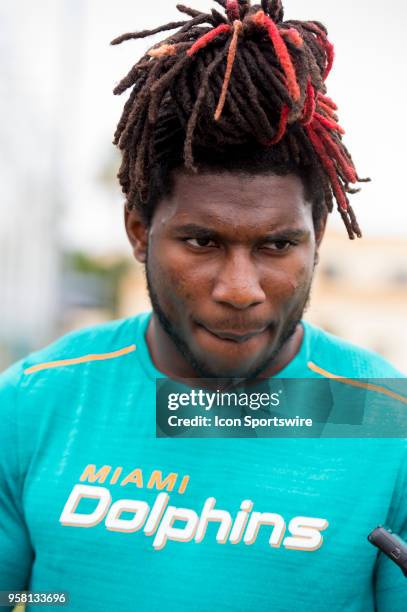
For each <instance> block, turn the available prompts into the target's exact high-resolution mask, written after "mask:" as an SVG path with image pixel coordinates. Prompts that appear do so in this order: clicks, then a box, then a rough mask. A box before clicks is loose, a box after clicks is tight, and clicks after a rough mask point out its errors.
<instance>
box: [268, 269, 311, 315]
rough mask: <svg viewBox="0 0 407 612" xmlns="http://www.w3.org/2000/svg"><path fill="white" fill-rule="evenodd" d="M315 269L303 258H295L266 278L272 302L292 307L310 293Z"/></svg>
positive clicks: (271, 272)
mask: <svg viewBox="0 0 407 612" xmlns="http://www.w3.org/2000/svg"><path fill="white" fill-rule="evenodd" d="M312 275H313V267H312V265H310V263H309V262H308V261H304V259H303V258H295V259H294V258H293V259H291V260H290V261H287V262H285V265H284V266H282V267H281V268H279V269H277V270H276V269H274V270H273V271H270V272H269V273H268V274H267V275H266V276H265V285H266V287H267V295H268V296H269V300H270V302H272V303H273V302H274V303H276V302H277V303H280V304H287V305H291V304H292V303H293V300H294V302H296V298H297V299H298V300H299V299H300V298H301V297H302V296H303V295H304V294H305V293H308V291H309V286H310V283H311V280H312Z"/></svg>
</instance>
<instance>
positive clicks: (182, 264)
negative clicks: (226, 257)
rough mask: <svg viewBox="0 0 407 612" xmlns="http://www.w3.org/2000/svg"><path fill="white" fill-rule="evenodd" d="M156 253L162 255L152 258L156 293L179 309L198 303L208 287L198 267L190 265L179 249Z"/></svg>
mask: <svg viewBox="0 0 407 612" xmlns="http://www.w3.org/2000/svg"><path fill="white" fill-rule="evenodd" d="M156 252H158V253H160V255H158V256H155V257H152V258H151V264H152V265H151V267H152V268H153V270H154V271H153V274H152V275H151V278H152V280H153V281H154V288H155V290H156V292H158V294H159V295H161V296H163V297H164V298H165V301H166V302H167V304H168V303H172V304H174V305H175V306H176V307H177V308H178V307H180V306H183V305H185V304H187V303H188V304H189V303H193V302H195V301H198V300H199V299H200V296H202V294H203V293H204V291H205V286H206V285H205V280H204V278H203V277H202V274H199V273H198V272H199V271H198V269H197V267H196V266H192V265H190V264H189V263H188V261H187V260H186V259H185V257H182V255H181V254H180V253H179V252H178V250H177V249H171V248H165V247H162V248H161V249H157V251H156ZM161 254H165V255H161Z"/></svg>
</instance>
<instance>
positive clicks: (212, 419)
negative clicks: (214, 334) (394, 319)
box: [156, 378, 407, 438]
mask: <svg viewBox="0 0 407 612" xmlns="http://www.w3.org/2000/svg"><path fill="white" fill-rule="evenodd" d="M156 391H157V393H156V436H157V437H158V438H178V437H179V438H207V437H215V438H222V437H223V438H229V437H232V438H233V437H235V438H241V437H247V438H250V437H259V438H269V437H280V438H281V437H283V438H285V437H290V438H304V437H306V438H320V437H326V438H400V437H402V438H405V437H407V380H406V379H405V378H403V379H380V380H379V379H363V380H362V379H355V380H352V379H345V378H344V379H340V378H339V379H311V378H303V379H282V378H281V379H278V378H271V379H267V380H266V379H264V380H261V381H255V382H253V381H246V380H235V381H234V382H233V384H231V383H230V381H225V380H223V379H194V380H185V381H183V382H179V381H174V380H171V379H167V378H159V379H157V381H156Z"/></svg>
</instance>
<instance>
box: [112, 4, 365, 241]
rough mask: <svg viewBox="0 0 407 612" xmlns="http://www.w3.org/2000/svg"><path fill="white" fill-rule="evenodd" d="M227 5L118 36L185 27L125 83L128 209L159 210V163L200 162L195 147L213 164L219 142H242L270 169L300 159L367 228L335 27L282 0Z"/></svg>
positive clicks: (121, 87)
mask: <svg viewBox="0 0 407 612" xmlns="http://www.w3.org/2000/svg"><path fill="white" fill-rule="evenodd" d="M216 2H217V3H218V4H220V5H221V6H222V7H223V9H224V11H225V12H224V14H222V13H220V12H219V11H217V10H212V11H211V13H203V12H201V11H198V10H194V9H191V8H189V7H186V6H183V5H178V7H177V8H178V9H179V10H180V11H181V12H182V13H184V14H186V15H188V16H189V17H190V20H189V21H179V22H172V23H169V24H165V25H163V26H161V27H158V28H156V29H154V30H151V31H143V32H139V33H137V32H136V33H129V34H124V35H123V36H120V37H119V38H116V39H115V40H114V41H113V44H119V43H120V42H123V41H124V40H129V39H132V38H144V37H146V36H149V35H150V34H155V33H158V32H164V31H166V30H171V29H173V30H176V29H178V28H179V30H178V31H177V32H176V33H174V34H172V35H170V36H168V37H167V38H165V39H164V40H162V41H161V42H160V43H158V44H156V45H154V46H153V47H152V48H151V49H150V50H149V51H148V52H147V53H146V55H145V56H144V57H142V58H141V59H140V61H139V62H138V63H137V64H136V65H135V66H134V67H133V68H132V69H131V71H130V72H129V74H128V75H127V76H126V77H125V78H124V79H123V80H122V81H121V82H120V83H119V84H118V85H117V87H116V88H115V90H114V91H115V93H117V94H121V93H122V92H123V91H125V90H126V89H128V88H130V87H132V88H133V89H132V92H131V95H130V97H129V100H128V101H127V103H126V105H125V108H124V111H123V115H122V117H121V119H120V122H119V124H118V126H117V130H116V134H115V140H114V142H115V144H117V145H118V146H119V147H120V149H121V150H122V152H123V162H122V166H121V168H120V172H119V179H120V183H121V185H122V188H123V191H124V193H125V195H126V199H127V206H128V207H133V206H137V207H138V208H139V209H140V210H141V211H143V210H147V209H148V210H149V213H148V214H149V215H150V216H151V209H152V208H153V206H154V204H153V199H154V197H155V198H157V197H158V195H157V194H156V191H157V188H156V185H157V182H158V179H157V172H164V168H167V170H165V171H166V172H167V171H169V170H168V168H170V167H171V166H172V167H177V166H179V165H180V164H181V163H182V156H183V162H184V163H185V166H186V167H187V168H189V169H191V170H195V169H196V168H195V164H194V156H195V152H197V153H198V151H199V158H200V162H202V163H206V162H205V160H209V159H210V158H211V156H212V154H211V151H216V152H223V151H224V157H223V158H224V159H228V156H229V155H230V158H232V153H231V152H232V151H239V152H240V153H239V154H241V151H244V149H245V148H247V149H248V148H249V147H253V146H256V147H257V151H258V152H260V151H261V153H262V155H263V157H264V156H265V155H266V157H267V159H269V160H272V161H270V162H267V163H268V164H269V165H268V166H266V167H267V168H269V169H270V171H272V170H273V168H277V167H278V168H279V169H280V171H281V169H282V168H287V173H288V172H290V171H292V168H293V164H294V165H295V167H296V168H298V171H299V172H300V173H302V175H307V174H310V173H311V174H314V175H315V176H317V177H318V183H319V188H320V191H321V193H323V200H324V203H325V207H326V209H327V210H328V211H331V210H332V198H333V197H334V198H335V200H336V202H337V205H338V210H339V212H340V214H341V216H342V219H343V221H344V223H345V226H346V228H347V230H348V234H349V237H350V238H354V237H355V235H356V236H360V235H361V232H360V229H359V226H358V223H357V221H356V218H355V215H354V212H353V210H352V208H351V206H350V205H349V200H348V194H350V193H354V192H355V191H357V190H356V189H352V188H351V187H350V184H355V183H357V182H360V181H361V180H362V179H360V178H359V177H358V174H357V172H356V169H355V166H354V164H353V161H352V158H351V157H350V155H349V153H348V151H347V149H346V147H345V146H344V145H343V143H342V136H343V134H344V130H343V129H342V127H341V126H340V125H339V123H338V117H337V114H336V111H337V106H336V104H335V103H334V102H333V101H332V100H331V99H330V98H329V97H328V96H327V95H326V85H325V80H326V78H327V76H328V74H329V72H330V70H331V68H332V65H333V61H334V47H333V45H332V44H331V43H330V42H329V40H328V38H327V32H326V29H325V27H324V26H323V25H322V24H321V23H319V22H316V21H294V20H291V21H283V19H284V10H283V7H282V3H281V0H261V3H260V4H254V5H253V6H252V5H251V2H250V0H216ZM255 143H257V144H255ZM240 147H243V149H241V148H240ZM267 151H270V156H268V154H267ZM205 156H206V157H205ZM264 159H265V158H264ZM153 193H154V194H155V195H154V197H153V196H152V194H153ZM157 193H158V192H157Z"/></svg>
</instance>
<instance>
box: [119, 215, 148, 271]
mask: <svg viewBox="0 0 407 612" xmlns="http://www.w3.org/2000/svg"><path fill="white" fill-rule="evenodd" d="M124 224H125V227H126V233H127V236H128V239H129V241H130V244H131V246H132V248H133V255H134V257H135V258H136V259H137V261H139V262H140V263H145V262H146V261H147V250H148V227H147V225H146V223H145V221H144V220H143V219H142V217H141V215H140V213H139V212H138V211H137V210H128V208H127V206H125V207H124Z"/></svg>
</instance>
